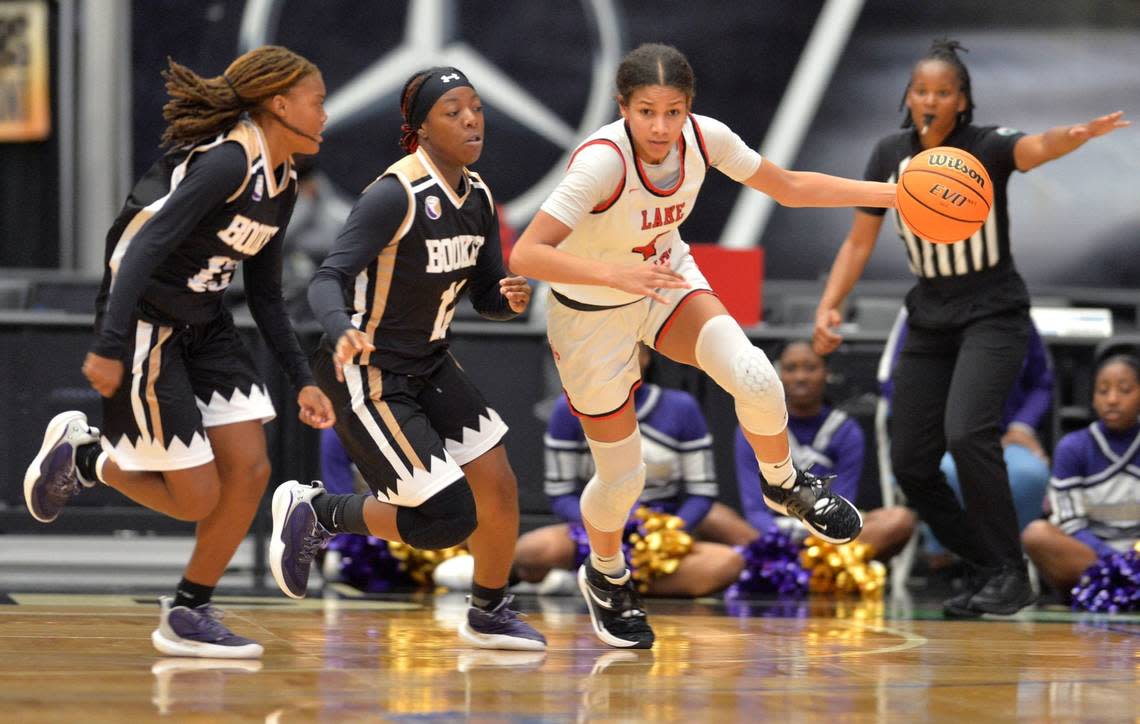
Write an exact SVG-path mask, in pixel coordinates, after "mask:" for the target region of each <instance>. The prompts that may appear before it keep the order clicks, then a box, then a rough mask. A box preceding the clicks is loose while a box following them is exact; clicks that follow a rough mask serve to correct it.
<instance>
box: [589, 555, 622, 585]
mask: <svg viewBox="0 0 1140 724" xmlns="http://www.w3.org/2000/svg"><path fill="white" fill-rule="evenodd" d="M590 565H591V566H593V567H594V570H595V571H597V572H598V573H601V574H603V575H606V576H609V577H610V578H621V576H622V574H624V573H625V556H623V555H622V553H621V551H620V550H619V551H618V552H617V553H615V554H613V555H612V556H600V555H598V554H597V553H595V552H594V551H590Z"/></svg>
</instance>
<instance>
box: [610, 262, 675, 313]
mask: <svg viewBox="0 0 1140 724" xmlns="http://www.w3.org/2000/svg"><path fill="white" fill-rule="evenodd" d="M606 286H607V287H613V288H614V289H620V290H621V291H623V292H629V293H630V294H636V295H638V296H641V297H649V298H650V299H652V300H653V301H655V302H660V303H661V304H668V303H669V300H668V299H666V298H665V297H663V296H661V295H660V294H658V293H657V290H658V289H688V288H689V287H690V286H692V285H691V284H689V282H688V281H686V280H685V277H683V276H681V275H680V274H679V273H677V272H675V271H673V270H672V269H670V268H669V267H666V266H659V265H657V264H638V265H636V266H615V267H613V268H612V269H611V270H610V273H609V275H608V278H607V280H606Z"/></svg>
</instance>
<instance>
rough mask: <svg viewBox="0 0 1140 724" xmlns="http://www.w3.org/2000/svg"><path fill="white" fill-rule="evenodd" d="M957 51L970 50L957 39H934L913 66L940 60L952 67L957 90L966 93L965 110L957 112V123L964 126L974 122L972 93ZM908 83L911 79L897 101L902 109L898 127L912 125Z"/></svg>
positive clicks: (963, 64)
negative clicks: (924, 53) (908, 104)
mask: <svg viewBox="0 0 1140 724" xmlns="http://www.w3.org/2000/svg"><path fill="white" fill-rule="evenodd" d="M958 51H962V52H963V53H968V52H970V51H969V50H967V49H966V48H963V47H962V44H961V43H959V42H958V41H957V40H950V39H949V38H942V39H940V40H935V41H934V42H933V43H931V44H930V49H929V50H927V51H926V55H924V56H922V57H921V58H919V60H918V62H917V63H915V67H918V66H919V65H921V64H922V63H925V62H926V61H928V60H940V61H942V62H943V63H946V64H947V65H949V66H950V67H951V68H953V69H954V72H956V73H957V74H958V82H959V84H960V88H959V90H961V91H962V93H964V94H965V95H966V110H964V111H962V112H961V113H959V114H958V125H959V126H966V125H969V124H971V123H973V122H974V93H973V91H972V90H971V89H970V71H969V70H967V69H966V64H965V63H963V62H962V59H961V58H960V57H958ZM910 84H911V81H907V84H906V89H905V90H904V91H903V95H902V100H900V101H899V110H900V111H903V119H902V125H901V126H900V128H912V127H913V126H914V119H913V118H911V116H910V111H909V110H907V107H906V96H907V94H908V93H910Z"/></svg>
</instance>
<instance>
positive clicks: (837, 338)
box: [811, 309, 843, 357]
mask: <svg viewBox="0 0 1140 724" xmlns="http://www.w3.org/2000/svg"><path fill="white" fill-rule="evenodd" d="M841 321H843V318H842V317H841V316H840V315H839V310H838V309H820V310H817V311H816V313H815V328H814V329H813V330H812V333H811V348H812V350H813V351H814V352H815V353H816V354H818V355H820V356H821V357H822V356H825V355H829V354H831V353H832V352H834V351H835V350H836V349H837V348H838V347H839V345H840V344H842V343H843V336H842V335H840V334H839V332H837V331H836V330H837V329H838V328H839V323H840V322H841Z"/></svg>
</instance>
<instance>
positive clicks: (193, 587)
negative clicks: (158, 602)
mask: <svg viewBox="0 0 1140 724" xmlns="http://www.w3.org/2000/svg"><path fill="white" fill-rule="evenodd" d="M212 595H214V587H213V586H203V585H202V584H201V583H194V582H193V581H188V580H186V579H185V578H183V579H182V580H181V581H179V582H178V588H177V589H176V590H175V591H174V606H175V607H177V606H185V607H186V608H198V607H199V606H202V605H204V604H207V603H209V602H210V596H212Z"/></svg>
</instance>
